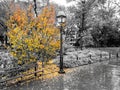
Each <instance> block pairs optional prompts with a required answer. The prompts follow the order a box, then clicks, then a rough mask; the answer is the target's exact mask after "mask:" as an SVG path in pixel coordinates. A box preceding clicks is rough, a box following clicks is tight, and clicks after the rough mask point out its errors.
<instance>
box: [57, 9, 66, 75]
mask: <svg viewBox="0 0 120 90" xmlns="http://www.w3.org/2000/svg"><path fill="white" fill-rule="evenodd" d="M56 19H57V22H58V23H59V25H60V70H59V72H58V73H60V74H64V73H65V71H64V70H63V47H62V45H63V37H62V34H63V24H65V22H66V15H65V13H64V12H63V11H59V12H58V14H57V16H56Z"/></svg>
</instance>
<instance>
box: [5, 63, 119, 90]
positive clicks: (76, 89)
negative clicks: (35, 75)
mask: <svg viewBox="0 0 120 90" xmlns="http://www.w3.org/2000/svg"><path fill="white" fill-rule="evenodd" d="M7 90H120V66H117V65H111V64H103V63H97V64H91V65H86V66H81V67H77V68H76V69H74V71H73V72H71V73H67V74H65V75H62V76H60V77H55V78H53V79H51V80H47V81H34V82H31V83H29V84H28V85H22V86H14V87H11V88H9V89H7Z"/></svg>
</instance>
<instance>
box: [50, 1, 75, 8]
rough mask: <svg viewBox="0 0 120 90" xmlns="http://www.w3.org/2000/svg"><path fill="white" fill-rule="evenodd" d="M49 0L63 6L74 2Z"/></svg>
mask: <svg viewBox="0 0 120 90" xmlns="http://www.w3.org/2000/svg"><path fill="white" fill-rule="evenodd" d="M50 2H54V3H56V4H58V5H63V6H66V7H67V6H71V5H73V4H75V2H74V1H71V2H69V3H67V2H66V0H50Z"/></svg>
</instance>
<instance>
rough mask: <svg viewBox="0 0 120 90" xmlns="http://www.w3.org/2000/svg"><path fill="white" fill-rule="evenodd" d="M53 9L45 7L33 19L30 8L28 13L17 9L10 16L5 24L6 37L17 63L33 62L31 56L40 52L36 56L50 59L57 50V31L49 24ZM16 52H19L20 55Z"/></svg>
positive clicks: (33, 57) (33, 59)
mask: <svg viewBox="0 0 120 90" xmlns="http://www.w3.org/2000/svg"><path fill="white" fill-rule="evenodd" d="M53 9H54V8H52V9H51V7H50V8H48V7H46V8H44V9H43V11H42V12H41V14H40V15H39V16H38V17H36V18H35V17H34V15H33V13H32V10H31V6H30V7H29V9H28V12H25V11H24V10H22V9H20V8H19V9H18V10H16V11H15V12H14V13H13V15H12V16H10V19H9V20H8V22H7V26H8V28H9V29H10V31H9V32H8V33H7V35H8V37H9V40H10V43H11V47H10V49H11V53H12V55H13V56H15V57H17V58H18V60H20V61H19V63H22V62H32V61H35V60H36V56H34V55H33V54H34V53H37V52H40V53H39V54H40V55H39V54H38V56H42V55H45V56H46V57H47V56H49V57H48V58H51V57H52V56H53V55H54V54H55V51H56V50H57V49H59V46H60V45H59V44H60V43H59V30H58V29H57V28H56V27H55V26H54V23H53V22H52V23H51V22H50V20H51V19H53V20H54V17H53V16H55V15H53V14H54V10H53ZM12 49H15V50H16V52H13V51H12ZM18 50H21V51H20V54H18V53H19V51H18ZM28 58H29V59H28ZM40 58H41V57H40ZM26 59H27V61H26Z"/></svg>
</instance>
